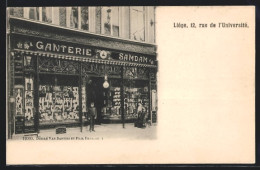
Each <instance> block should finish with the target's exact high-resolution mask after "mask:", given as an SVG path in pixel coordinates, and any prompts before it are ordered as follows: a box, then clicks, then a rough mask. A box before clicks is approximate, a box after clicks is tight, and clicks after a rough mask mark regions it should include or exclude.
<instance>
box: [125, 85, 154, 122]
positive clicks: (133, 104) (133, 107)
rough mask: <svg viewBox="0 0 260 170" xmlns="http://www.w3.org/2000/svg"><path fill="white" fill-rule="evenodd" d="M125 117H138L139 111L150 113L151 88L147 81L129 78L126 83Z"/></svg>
mask: <svg viewBox="0 0 260 170" xmlns="http://www.w3.org/2000/svg"><path fill="white" fill-rule="evenodd" d="M124 111H125V119H137V118H138V114H139V112H144V113H145V115H146V116H148V114H149V90H148V82H147V81H141V80H139V81H137V80H136V81H135V80H127V81H125V83H124Z"/></svg>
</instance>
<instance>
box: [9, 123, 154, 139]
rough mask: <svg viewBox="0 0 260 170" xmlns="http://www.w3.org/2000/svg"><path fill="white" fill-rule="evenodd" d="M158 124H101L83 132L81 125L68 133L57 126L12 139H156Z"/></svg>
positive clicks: (69, 128)
mask: <svg viewBox="0 0 260 170" xmlns="http://www.w3.org/2000/svg"><path fill="white" fill-rule="evenodd" d="M156 127H157V126H156V124H153V125H151V126H147V127H146V128H137V127H134V124H133V123H126V124H125V128H123V125H122V124H101V125H95V132H89V126H84V127H83V129H82V132H81V128H80V127H67V128H66V133H63V134H56V128H52V129H42V130H40V132H39V134H38V136H37V134H19V135H13V138H12V139H11V140H51V139H53V140H86V139H87V140H90V139H92V140H105V139H135V140H138V139H140V140H154V139H156V129H157V128H156Z"/></svg>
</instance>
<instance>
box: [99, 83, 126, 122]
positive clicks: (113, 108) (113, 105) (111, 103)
mask: <svg viewBox="0 0 260 170" xmlns="http://www.w3.org/2000/svg"><path fill="white" fill-rule="evenodd" d="M109 84H110V87H109V89H107V90H106V91H104V99H105V100H104V107H103V108H102V110H101V113H102V118H103V120H104V121H106V120H121V112H120V107H121V87H120V80H119V79H110V80H109Z"/></svg>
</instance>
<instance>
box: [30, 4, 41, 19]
mask: <svg viewBox="0 0 260 170" xmlns="http://www.w3.org/2000/svg"><path fill="white" fill-rule="evenodd" d="M29 19H34V20H39V7H30V9H29Z"/></svg>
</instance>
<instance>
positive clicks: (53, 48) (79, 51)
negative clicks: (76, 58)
mask: <svg viewBox="0 0 260 170" xmlns="http://www.w3.org/2000/svg"><path fill="white" fill-rule="evenodd" d="M36 48H37V49H38V50H43V51H47V52H62V53H68V54H76V55H83V56H91V49H89V48H80V47H73V46H67V45H60V44H56V43H43V42H42V41H37V42H36Z"/></svg>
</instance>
